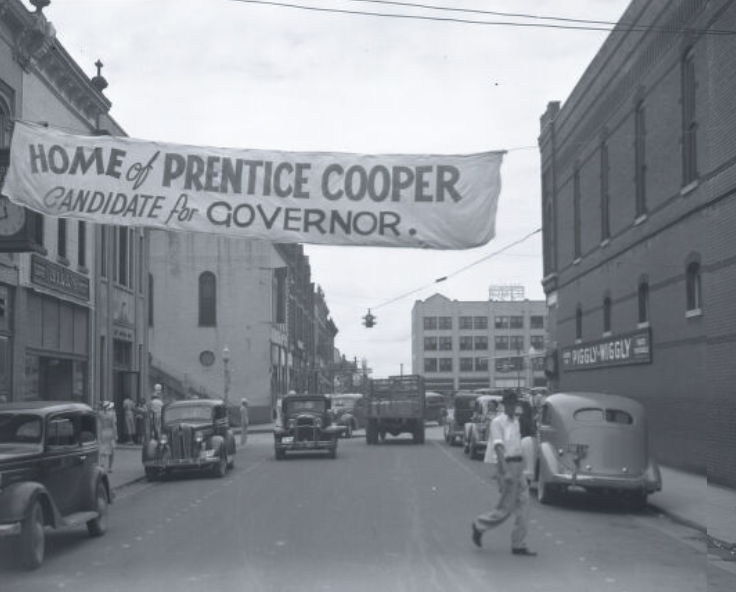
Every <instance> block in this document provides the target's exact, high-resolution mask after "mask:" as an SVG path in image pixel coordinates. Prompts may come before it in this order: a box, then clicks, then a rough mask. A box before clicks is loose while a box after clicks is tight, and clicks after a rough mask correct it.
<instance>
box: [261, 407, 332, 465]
mask: <svg viewBox="0 0 736 592" xmlns="http://www.w3.org/2000/svg"><path fill="white" fill-rule="evenodd" d="M331 403H332V401H331V400H330V397H328V396H326V395H286V396H285V397H284V398H283V399H282V400H281V414H280V422H279V423H277V425H276V427H274V430H273V438H274V451H275V454H276V460H283V459H284V458H285V457H286V453H287V452H294V451H315V450H326V451H327V455H328V456H329V457H330V458H335V457H336V456H337V440H338V438H339V437H340V434H341V433H342V432H343V431H344V427H343V426H338V425H333V424H332V416H331V414H330V408H331Z"/></svg>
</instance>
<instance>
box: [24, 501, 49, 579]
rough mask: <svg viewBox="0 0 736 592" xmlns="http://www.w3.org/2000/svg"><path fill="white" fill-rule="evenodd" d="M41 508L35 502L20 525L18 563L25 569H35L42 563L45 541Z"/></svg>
mask: <svg viewBox="0 0 736 592" xmlns="http://www.w3.org/2000/svg"><path fill="white" fill-rule="evenodd" d="M43 526H44V524H43V508H42V507H41V503H40V502H38V501H36V502H34V503H33V506H32V507H31V511H30V512H29V514H28V516H27V517H26V518H25V520H23V522H22V523H21V530H20V545H19V547H18V551H19V552H20V561H21V563H22V564H23V567H25V568H26V569H36V568H38V567H40V566H41V564H42V563H43V556H44V551H45V548H46V540H45V538H44V532H43Z"/></svg>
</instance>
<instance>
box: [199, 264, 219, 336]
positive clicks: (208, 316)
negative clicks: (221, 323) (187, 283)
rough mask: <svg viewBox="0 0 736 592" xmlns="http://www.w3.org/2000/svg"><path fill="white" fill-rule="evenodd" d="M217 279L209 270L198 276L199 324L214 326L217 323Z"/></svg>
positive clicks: (201, 325)
mask: <svg viewBox="0 0 736 592" xmlns="http://www.w3.org/2000/svg"><path fill="white" fill-rule="evenodd" d="M216 282H217V280H216V279H215V274H214V273H212V272H211V271H205V272H204V273H202V274H200V276H199V326H200V327H214V326H215V325H216V324H217V284H216Z"/></svg>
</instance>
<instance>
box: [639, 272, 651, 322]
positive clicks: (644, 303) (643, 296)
mask: <svg viewBox="0 0 736 592" xmlns="http://www.w3.org/2000/svg"><path fill="white" fill-rule="evenodd" d="M637 294H638V301H639V323H648V322H649V284H648V283H647V282H646V281H644V282H641V283H640V284H639V290H638V292H637Z"/></svg>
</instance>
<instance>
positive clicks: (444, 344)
mask: <svg viewBox="0 0 736 592" xmlns="http://www.w3.org/2000/svg"><path fill="white" fill-rule="evenodd" d="M440 351H452V337H440Z"/></svg>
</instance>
